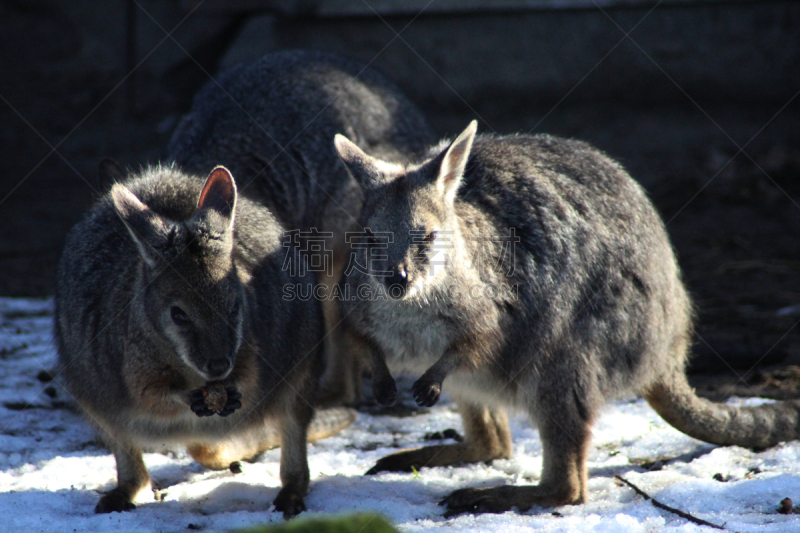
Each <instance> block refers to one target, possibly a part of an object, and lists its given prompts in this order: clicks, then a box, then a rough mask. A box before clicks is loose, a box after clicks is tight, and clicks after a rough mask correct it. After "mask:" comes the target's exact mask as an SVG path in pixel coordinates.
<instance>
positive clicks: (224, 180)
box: [197, 166, 236, 228]
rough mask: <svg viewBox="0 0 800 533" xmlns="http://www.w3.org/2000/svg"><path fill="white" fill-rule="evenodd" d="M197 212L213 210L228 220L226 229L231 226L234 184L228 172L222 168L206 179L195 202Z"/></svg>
mask: <svg viewBox="0 0 800 533" xmlns="http://www.w3.org/2000/svg"><path fill="white" fill-rule="evenodd" d="M197 209H198V211H199V210H201V209H213V210H214V211H216V212H217V213H219V214H220V215H222V216H223V217H224V218H226V219H229V222H228V227H229V228H230V227H231V226H233V216H234V213H235V211H236V183H235V182H234V181H233V176H232V175H231V173H230V171H229V170H228V169H227V168H225V167H222V166H219V167H216V168H215V169H214V170H212V171H211V174H209V175H208V179H206V184H205V185H204V186H203V190H202V191H201V192H200V199H199V200H198V201H197Z"/></svg>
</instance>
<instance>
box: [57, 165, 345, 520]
mask: <svg viewBox="0 0 800 533" xmlns="http://www.w3.org/2000/svg"><path fill="white" fill-rule="evenodd" d="M282 231H283V230H282V227H281V225H280V224H279V223H278V222H277V221H276V220H275V219H274V217H273V216H272V215H271V214H270V212H269V210H268V209H267V208H265V207H263V206H261V205H259V204H257V203H254V202H251V201H248V200H247V199H244V198H238V199H237V193H236V185H235V184H234V181H233V177H232V176H231V174H230V173H229V172H228V170H226V169H225V168H223V167H217V168H216V169H214V170H213V171H212V172H211V174H210V175H209V176H208V179H207V180H206V181H205V182H203V181H202V180H200V179H198V177H195V176H188V175H185V174H183V173H181V172H179V171H177V170H176V169H174V168H168V167H156V168H149V169H146V170H144V171H142V173H141V174H140V175H136V176H132V177H129V178H127V179H125V180H124V181H123V182H121V183H116V184H114V185H113V187H112V188H111V191H110V192H109V193H107V194H106V195H105V196H104V197H103V198H102V199H101V200H100V201H99V202H98V204H97V205H96V206H95V207H94V208H93V209H92V210H91V211H90V212H89V213H88V215H87V216H86V217H85V218H84V220H83V221H82V222H80V223H79V224H77V225H76V226H75V227H74V228H73V229H72V230H71V231H70V233H69V235H68V237H67V242H66V246H65V249H64V254H63V256H62V258H61V262H60V264H59V270H58V287H57V294H56V315H55V337H56V341H57V345H58V352H59V365H58V366H59V373H60V375H61V376H62V378H63V381H64V383H65V385H66V387H67V390H68V391H69V393H70V394H71V395H72V396H73V397H74V398H75V400H76V401H77V403H78V405H79V406H80V408H81V409H82V411H83V412H84V413H85V415H86V418H87V420H88V421H89V422H90V423H91V424H93V425H94V426H95V428H96V429H97V430H98V433H99V435H100V437H101V438H102V439H103V440H104V441H105V442H106V443H107V444H108V446H109V447H110V448H111V450H112V451H113V453H114V457H115V458H116V462H117V487H116V488H115V489H113V490H112V491H110V492H109V493H107V494H105V495H104V496H103V497H102V498H101V499H100V502H99V503H98V504H97V507H96V509H95V512H98V513H106V512H111V511H123V510H127V509H131V508H133V507H134V505H133V503H132V502H133V500H134V499H135V497H136V495H137V494H138V493H139V492H140V491H142V490H144V489H146V488H147V487H149V486H150V477H149V475H148V472H147V469H146V468H145V465H144V462H143V461H142V448H143V447H148V446H157V445H162V444H169V443H173V444H174V443H177V444H184V445H186V446H187V447H188V450H189V452H190V453H191V455H192V456H193V457H194V458H195V459H196V460H197V461H199V462H200V463H201V464H203V465H205V466H207V467H209V468H226V467H227V466H228V465H230V463H231V462H232V461H235V460H239V459H246V458H250V457H253V456H255V455H256V454H258V453H259V452H261V451H263V450H266V449H268V448H270V447H273V446H275V445H276V444H280V446H281V469H280V472H281V483H282V485H283V487H282V489H281V491H280V492H279V493H278V496H277V498H276V499H275V502H274V503H275V508H276V509H277V510H278V511H282V512H283V513H284V516H286V517H290V516H293V515H296V514H298V513H300V512H301V511H303V510H304V509H305V504H304V502H303V497H304V496H305V494H306V492H307V490H308V484H309V472H308V464H307V460H306V440H307V438H308V437H309V435H308V427H309V422H310V421H311V420H312V415H313V414H314V410H313V408H312V402H313V401H314V395H315V393H316V389H317V387H318V378H319V367H320V358H321V352H322V336H323V332H324V330H323V322H322V320H323V319H322V313H321V309H320V306H319V303H318V302H315V301H305V302H303V301H300V300H293V301H288V300H286V299H284V298H283V297H282V296H283V290H282V286H283V285H286V284H290V283H297V282H299V281H305V282H310V281H313V277H312V275H311V274H306V275H305V276H302V277H300V279H295V278H292V277H290V275H289V274H288V273H287V272H286V271H285V270H284V268H283V261H284V256H285V255H286V252H285V250H284V249H283V246H282ZM348 411H349V410H339V411H338V415H339V418H338V419H337V420H333V421H331V420H325V417H324V416H323V418H322V419H321V420H320V422H319V423H318V424H317V426H318V431H317V433H316V435H311V438H319V437H322V436H326V435H329V434H332V433H335V432H336V431H338V430H339V429H341V428H342V427H345V426H346V425H348V424H349V423H351V422H352V420H353V417H352V412H348ZM334 413H336V412H334ZM274 428H277V433H278V438H276V435H275V434H276V431H275V429H274Z"/></svg>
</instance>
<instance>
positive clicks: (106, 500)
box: [94, 489, 136, 514]
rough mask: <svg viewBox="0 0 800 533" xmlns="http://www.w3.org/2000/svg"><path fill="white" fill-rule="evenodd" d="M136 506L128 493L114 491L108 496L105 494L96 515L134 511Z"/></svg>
mask: <svg viewBox="0 0 800 533" xmlns="http://www.w3.org/2000/svg"><path fill="white" fill-rule="evenodd" d="M134 509H136V505H134V504H133V502H132V501H131V498H130V496H129V495H128V493H127V492H126V491H121V490H119V489H114V490H112V491H111V492H109V493H108V494H105V495H104V496H103V497H102V498H100V501H99V502H97V506H96V507H95V508H94V512H95V514H103V513H115V512H122V511H133V510H134Z"/></svg>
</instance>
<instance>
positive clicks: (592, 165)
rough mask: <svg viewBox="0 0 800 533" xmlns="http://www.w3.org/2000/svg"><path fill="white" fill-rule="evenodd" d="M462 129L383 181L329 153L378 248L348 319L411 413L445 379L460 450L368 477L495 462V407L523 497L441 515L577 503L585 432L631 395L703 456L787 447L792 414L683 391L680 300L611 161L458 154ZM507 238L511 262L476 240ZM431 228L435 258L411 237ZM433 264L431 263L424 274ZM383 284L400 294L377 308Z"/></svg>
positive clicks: (418, 457)
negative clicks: (408, 383)
mask: <svg viewBox="0 0 800 533" xmlns="http://www.w3.org/2000/svg"><path fill="white" fill-rule="evenodd" d="M474 131H475V125H474V123H473V124H472V125H471V126H470V128H468V129H467V130H466V131H465V132H464V133H463V134H462V135H461V136H460V137H459V138H458V139H457V140H456V141H455V142H453V143H442V144H441V145H439V146H438V147H435V148H433V149H432V151H431V153H430V155H429V156H428V158H427V159H425V160H424V161H423V162H422V163H420V164H415V165H409V166H394V167H393V166H391V165H387V164H385V163H381V162H379V161H376V160H373V159H371V158H370V157H369V156H367V155H366V154H363V153H361V152H360V150H358V148H355V147H354V146H353V145H352V144H351V143H348V142H347V140H346V139H343V138H342V137H337V139H336V145H337V147H338V148H339V152H340V154H341V156H342V158H343V160H344V161H345V162H346V163H347V164H348V166H349V168H350V170H351V172H352V173H353V175H354V176H355V177H356V179H358V181H359V182H360V183H361V184H362V185H363V186H364V188H365V203H364V206H363V209H362V212H361V220H360V224H361V225H362V226H364V227H369V228H371V229H372V230H373V232H378V231H391V232H393V234H394V242H392V243H390V244H388V246H387V247H386V249H385V250H383V251H382V253H383V254H384V255H385V260H384V262H383V263H380V262H379V264H380V265H382V270H393V272H394V275H393V276H391V277H389V278H380V277H378V276H376V275H374V274H372V273H364V272H359V271H354V272H353V273H352V274H351V275H350V276H348V278H347V279H346V282H347V283H348V284H350V285H352V286H359V285H362V286H367V287H370V288H371V289H372V293H373V294H375V295H377V296H378V297H374V298H368V299H362V300H360V301H356V300H353V301H349V302H347V305H346V307H345V313H346V315H347V317H348V320H349V321H350V323H351V326H352V328H353V329H354V330H355V331H357V332H358V333H359V334H360V335H362V336H363V337H365V338H366V342H368V343H369V344H371V345H372V346H373V347H374V348H375V349H376V350H379V351H380V353H381V354H382V356H383V357H385V359H386V361H387V363H388V366H389V368H390V369H391V370H392V371H398V370H406V371H411V372H416V373H423V376H422V378H421V379H420V381H418V382H417V383H416V384H415V385H414V392H415V395H416V397H417V400H418V402H419V403H422V404H426V405H430V404H432V403H434V402H435V401H436V400H437V399H438V390H437V386H439V387H440V386H441V382H442V381H444V386H445V389H446V390H448V391H449V393H450V394H451V395H452V397H453V398H454V399H455V400H456V401H457V403H458V405H459V410H460V412H461V414H462V418H463V421H464V426H465V432H466V439H465V442H464V443H458V444H454V445H444V446H430V447H426V448H420V449H417V450H406V451H401V452H398V453H396V454H392V455H389V456H387V457H384V458H382V459H381V460H379V461H378V463H377V464H376V465H375V467H373V468H372V469H371V470H370V472H369V473H375V472H380V471H383V470H396V471H408V470H410V469H411V467H412V466H413V467H415V468H420V467H422V466H426V465H427V466H437V465H447V464H454V463H458V462H475V461H487V460H491V459H495V458H499V457H509V456H510V454H511V442H510V437H509V433H508V424H507V421H506V419H505V414H504V413H503V409H504V408H505V407H509V406H510V407H514V408H518V409H521V410H523V411H525V412H526V413H527V414H528V415H529V418H530V420H531V422H532V423H534V424H536V425H537V426H538V428H539V431H540V435H541V438H542V447H543V469H542V475H541V481H540V483H539V485H536V486H520V487H511V486H507V487H497V488H489V489H462V490H459V491H456V492H454V493H452V494H451V495H450V496H448V497H447V498H446V499H445V500H444V501H443V502H442V503H443V504H445V505H447V507H448V512H447V514H448V515H450V514H456V513H460V512H501V511H504V510H507V509H510V508H511V507H517V508H518V509H519V510H525V509H527V508H529V507H531V506H532V505H535V504H539V505H558V504H566V503H581V502H584V501H585V500H586V498H587V493H586V491H587V488H586V487H587V470H586V454H587V450H588V446H589V441H590V432H591V426H592V423H593V422H594V420H595V419H596V417H597V415H598V412H599V410H600V408H601V407H602V406H603V405H604V404H605V403H606V402H608V401H609V400H611V399H614V398H619V397H621V396H625V395H628V394H631V393H638V394H641V395H643V396H644V397H645V398H646V399H647V400H648V402H649V403H650V404H651V405H652V406H653V408H654V409H655V410H656V411H657V412H658V413H659V414H661V416H663V417H664V418H665V420H667V421H668V422H669V423H670V424H672V425H673V426H675V427H676V428H678V429H680V430H681V431H683V432H685V433H687V434H689V435H691V436H693V437H696V438H699V439H702V440H706V441H708V442H712V443H716V444H737V445H740V446H747V447H754V448H764V447H767V446H772V445H775V444H777V443H778V442H780V441H785V440H791V439H795V438H797V437H798V433H797V432H798V430H799V429H800V420H799V419H798V406H799V405H800V404H798V402H786V403H779V404H768V405H763V406H760V407H755V408H735V407H731V406H726V405H718V404H715V403H712V402H709V401H706V400H703V399H700V398H698V397H697V396H696V395H695V393H694V391H693V390H692V389H691V388H690V387H689V385H688V383H687V381H686V377H685V374H684V367H685V364H686V359H687V353H688V346H689V342H690V337H691V319H692V308H691V304H690V301H689V298H688V296H687V293H686V290H685V289H684V286H683V283H682V281H681V277H680V271H679V269H678V265H677V262H676V260H675V255H674V253H673V250H672V248H671V246H670V243H669V240H668V237H667V233H666V231H665V228H664V225H663V223H662V221H661V220H660V218H659V216H658V215H657V213H656V211H655V209H654V208H653V206H652V205H651V203H650V202H649V200H648V199H647V197H646V195H645V193H644V192H643V191H642V189H641V187H640V186H639V185H638V184H637V183H636V182H635V181H634V180H633V179H631V178H630V176H629V175H628V174H627V173H626V172H625V171H624V170H623V169H622V168H621V167H620V166H619V165H618V164H617V163H615V162H613V161H612V160H610V159H609V158H608V157H607V156H606V155H605V154H603V153H601V152H599V151H598V150H596V149H594V148H592V147H591V146H589V145H587V144H585V143H582V142H578V141H573V140H564V139H558V138H555V137H551V136H548V135H536V136H530V135H514V136H505V137H499V136H493V135H479V136H477V137H475V138H474V144H473V145H472V147H471V150H470V148H469V144H470V143H471V142H472V137H473V136H474ZM463 163H466V166H465V170H464V172H463V176H462V175H458V169H459V168H464V167H463V166H461V165H462V164H463ZM454 175H455V178H454V177H453V176H454ZM448 195H454V196H455V199H454V200H453V201H448V200H447V197H448ZM512 228H513V229H514V232H515V237H516V238H518V240H519V242H516V243H515V246H514V254H513V257H510V256H509V255H508V244H510V243H511V240H512V239H506V240H505V242H504V241H503V240H500V239H498V240H494V241H493V240H492V238H493V237H494V238H498V237H503V236H510V232H509V230H510V229H512ZM433 230H437V231H438V233H437V234H436V235H435V236H434V238H433V239H432V242H433V243H435V242H438V240H439V239H441V238H444V236H445V235H447V236H448V237H449V239H450V241H449V243H447V244H448V246H443V247H442V248H441V250H436V249H435V246H434V244H432V243H431V242H425V241H424V240H420V239H419V238H416V240H415V239H412V238H410V237H409V232H411V231H417V233H416V235H418V236H420V235H425V236H430V234H431V233H430V232H431V231H433ZM437 251H441V253H443V254H444V255H446V259H447V261H446V265H444V266H436V265H433V263H432V261H431V260H430V255H429V254H430V253H436V252H437ZM363 253H364V254H366V253H367V252H366V251H365V252H363ZM476 259H477V261H476ZM365 260H366V258H365V257H362V259H361V261H362V264H364V261H365ZM498 265H499V266H498ZM510 267H513V268H510ZM398 272H399V273H401V274H402V275H400V276H398ZM392 282H394V283H397V284H399V285H400V286H401V287H402V288H404V289H405V291H404V294H402V293H396V294H394V295H392V294H391V292H390V291H389V288H388V287H389V285H390V283H392ZM493 288H494V289H493ZM495 289H496V290H495ZM470 290H472V292H470ZM387 293H388V294H389V296H388V297H387V296H386V295H387ZM361 294H365V293H364V292H362V293H361ZM392 296H395V297H392ZM448 374H449V376H450V377H449V378H447V379H445V378H446V376H448Z"/></svg>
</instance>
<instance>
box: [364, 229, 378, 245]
mask: <svg viewBox="0 0 800 533" xmlns="http://www.w3.org/2000/svg"><path fill="white" fill-rule="evenodd" d="M364 233H365V234H366V235H367V241H368V242H369V244H371V245H376V244H378V239H376V238H375V234H374V233H373V232H372V230H371V229H370V228H364Z"/></svg>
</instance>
